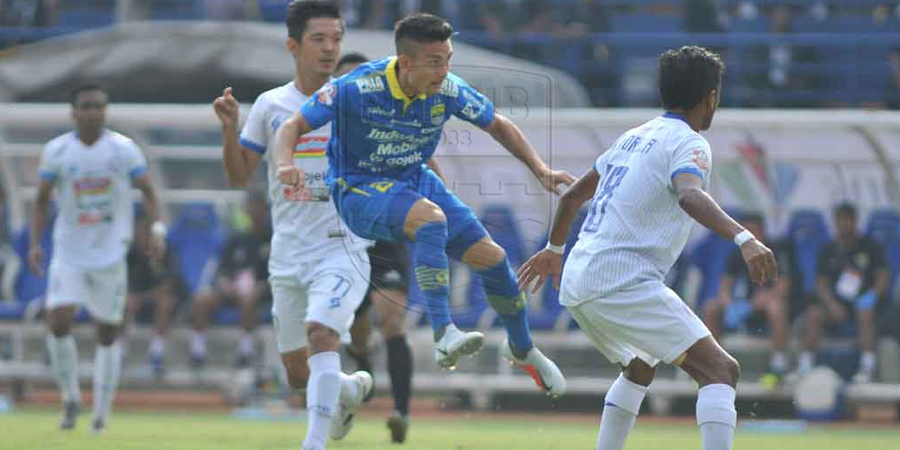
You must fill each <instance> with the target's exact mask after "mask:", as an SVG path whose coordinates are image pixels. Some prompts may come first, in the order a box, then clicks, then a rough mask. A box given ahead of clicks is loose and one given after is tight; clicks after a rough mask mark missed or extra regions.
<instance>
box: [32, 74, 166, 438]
mask: <svg viewBox="0 0 900 450" xmlns="http://www.w3.org/2000/svg"><path fill="white" fill-rule="evenodd" d="M108 102H109V96H108V95H107V94H106V92H104V91H103V89H101V88H100V87H99V86H97V85H84V86H82V87H79V88H78V89H76V90H75V91H74V92H73V94H72V118H73V120H74V122H75V128H76V130H75V131H72V132H69V133H66V134H64V135H62V136H59V137H57V138H55V139H53V140H52V141H50V142H49V143H48V144H47V146H46V147H45V148H44V151H43V154H42V156H41V163H40V169H39V171H40V180H41V181H40V184H39V185H38V193H37V201H36V203H35V208H34V217H33V219H32V222H31V242H30V245H29V247H30V248H29V255H28V259H29V263H30V265H31V270H32V271H34V273H37V274H43V269H44V266H43V264H44V254H43V251H42V250H41V245H40V236H41V235H42V233H43V229H44V227H45V226H46V222H47V211H48V209H49V207H50V197H51V194H52V192H53V188H54V187H56V188H57V196H56V203H57V207H58V210H59V214H58V216H57V219H56V224H55V226H54V229H53V257H52V259H51V261H50V267H49V270H48V271H47V272H48V277H49V280H48V283H47V286H48V287H47V294H46V303H45V309H46V311H47V326H48V328H49V331H50V333H49V334H48V335H47V350H48V353H49V354H50V365H51V369H52V371H53V376H54V377H55V378H56V382H57V383H58V384H59V387H60V390H61V391H62V400H63V405H64V408H63V417H62V420H61V422H60V427H61V428H62V429H64V430H67V429H71V428H73V427H74V426H75V419H76V416H77V414H78V412H80V410H81V393H80V391H79V386H78V352H77V350H76V347H75V340H74V339H73V337H72V335H71V328H72V322H73V318H74V316H75V312H76V308H77V306H78V305H80V304H83V305H84V306H86V307H87V309H88V311H89V312H90V313H91V316H92V317H93V319H94V322H95V323H96V326H97V340H98V345H97V349H96V351H95V353H94V419H93V423H92V426H93V430H94V431H96V432H100V431H102V430H103V429H104V428H105V426H106V421H107V419H108V416H109V412H110V409H111V408H112V403H113V398H114V397H115V393H116V388H117V386H118V383H119V373H120V370H121V364H122V347H121V343H120V342H119V340H118V337H119V331H120V328H121V325H122V319H123V317H124V313H125V294H126V293H127V292H128V291H127V287H126V284H127V267H126V262H125V257H126V255H127V253H128V247H129V245H130V243H131V238H132V233H133V230H134V206H133V198H132V194H131V189H132V186H135V187H137V188H138V189H140V190H141V191H142V192H143V194H144V210H145V211H146V213H147V216H148V218H149V220H151V221H152V222H153V227H152V230H153V242H152V248H153V252H152V253H153V255H154V257H156V258H158V257H161V256H162V255H163V254H164V253H165V234H166V227H165V224H163V223H162V222H161V221H160V220H159V203H158V201H157V198H156V193H155V191H154V189H153V185H152V184H151V183H150V178H149V177H148V176H147V161H146V160H145V159H144V155H143V154H142V153H141V150H140V149H139V148H138V146H137V145H136V144H135V143H134V141H132V140H131V139H129V138H127V137H125V136H123V135H121V134H119V133H116V132H114V131H111V130H108V129H106V128H104V124H105V121H106V105H107V103H108Z"/></svg>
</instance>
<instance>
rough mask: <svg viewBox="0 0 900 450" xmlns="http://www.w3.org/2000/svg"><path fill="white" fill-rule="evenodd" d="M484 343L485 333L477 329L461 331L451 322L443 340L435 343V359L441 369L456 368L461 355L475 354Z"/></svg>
mask: <svg viewBox="0 0 900 450" xmlns="http://www.w3.org/2000/svg"><path fill="white" fill-rule="evenodd" d="M482 345H484V335H483V334H481V333H479V332H477V331H470V332H464V331H460V330H459V328H456V325H453V324H450V325H447V328H446V330H445V331H444V336H443V337H441V340H439V341H437V343H435V344H434V360H435V362H437V365H438V367H440V368H441V369H446V370H454V369H456V362H457V361H458V360H459V357H460V356H464V355H472V354H475V353H477V352H478V351H479V350H481V346H482Z"/></svg>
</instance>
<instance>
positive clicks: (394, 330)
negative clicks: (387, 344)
mask: <svg viewBox="0 0 900 450" xmlns="http://www.w3.org/2000/svg"><path fill="white" fill-rule="evenodd" d="M378 331H379V332H381V336H382V337H383V338H384V339H385V340H388V339H390V338H392V337H394V336H399V335H402V334H403V333H404V330H403V318H402V317H398V316H391V317H386V318H385V319H380V318H379V319H378Z"/></svg>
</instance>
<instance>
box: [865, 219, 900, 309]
mask: <svg viewBox="0 0 900 450" xmlns="http://www.w3.org/2000/svg"><path fill="white" fill-rule="evenodd" d="M866 236H869V237H871V238H872V239H875V240H876V241H878V242H879V243H881V244H882V245H884V255H885V257H886V258H887V263H888V267H889V270H890V272H891V282H890V285H889V286H888V290H887V292H889V293H890V292H894V285H895V284H896V283H897V275H898V274H900V215H898V214H897V211H895V210H892V209H881V210H876V211H872V213H871V214H869V219H868V221H867V223H866Z"/></svg>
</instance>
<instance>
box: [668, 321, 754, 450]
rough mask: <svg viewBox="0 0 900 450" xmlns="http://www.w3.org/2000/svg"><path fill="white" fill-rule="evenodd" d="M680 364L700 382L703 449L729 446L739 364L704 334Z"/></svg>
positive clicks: (699, 421)
mask: <svg viewBox="0 0 900 450" xmlns="http://www.w3.org/2000/svg"><path fill="white" fill-rule="evenodd" d="M681 368H682V369H684V370H685V371H686V372H687V373H688V374H690V375H691V376H692V377H694V380H696V381H697V383H698V384H699V385H700V392H699V394H698V396H697V425H699V426H700V435H701V437H702V438H703V449H704V450H731V445H732V442H733V441H734V427H735V426H736V425H737V411H736V410H735V409H734V399H735V390H734V388H735V386H737V382H738V378H740V374H741V368H740V365H739V364H738V362H737V361H736V360H735V359H734V358H733V357H731V355H729V354H728V353H727V352H726V351H725V350H723V349H722V347H720V346H719V344H717V343H716V341H715V340H714V339H713V338H711V337H706V338H703V339H701V340H699V341H697V343H696V344H694V345H693V346H691V348H689V349H688V351H687V352H686V353H685V356H684V361H683V362H682V363H681Z"/></svg>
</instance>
